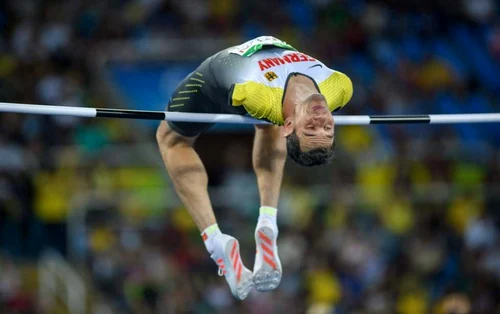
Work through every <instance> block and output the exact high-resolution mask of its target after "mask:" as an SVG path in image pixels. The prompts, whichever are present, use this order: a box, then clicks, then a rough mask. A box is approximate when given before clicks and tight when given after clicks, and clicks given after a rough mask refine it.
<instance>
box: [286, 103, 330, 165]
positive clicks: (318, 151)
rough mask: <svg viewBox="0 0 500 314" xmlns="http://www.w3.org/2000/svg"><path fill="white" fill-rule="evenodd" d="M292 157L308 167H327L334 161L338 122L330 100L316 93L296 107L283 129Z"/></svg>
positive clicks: (289, 154) (289, 153)
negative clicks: (330, 108) (328, 101)
mask: <svg viewBox="0 0 500 314" xmlns="http://www.w3.org/2000/svg"><path fill="white" fill-rule="evenodd" d="M283 130H284V135H285V137H286V142H287V150H288V156H290V158H292V159H293V160H294V161H295V162H296V163H298V164H299V165H301V166H305V167H312V166H319V165H326V164H328V163H330V162H331V161H332V160H333V157H334V148H335V132H334V121H333V117H332V114H331V113H330V110H329V109H328V105H327V102H326V99H325V97H324V96H323V95H321V94H312V95H310V96H309V97H307V98H306V99H305V100H304V101H302V102H301V103H300V104H298V105H297V106H295V113H294V115H293V116H291V117H289V118H287V119H286V120H285V124H284V127H283Z"/></svg>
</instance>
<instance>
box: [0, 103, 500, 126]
mask: <svg viewBox="0 0 500 314" xmlns="http://www.w3.org/2000/svg"><path fill="white" fill-rule="evenodd" d="M0 112H10V113H23V114H39V115H62V116H75V117H86V118H100V117H103V118H121V119H145V120H167V121H180V122H203V123H236V124H270V123H269V122H267V121H262V120H257V119H254V118H251V117H248V116H241V115H235V114H213V113H185V112H168V111H146V110H128V109H107V108H85V107H69V106H47V105H28V104H18V103H5V102H0ZM492 122H500V113H465V114H421V115H399V116H398V115H371V116H368V115H366V116H362V115H351V116H349V115H345V116H344V115H339V116H335V124H336V125H369V124H417V123H418V124H452V123H492Z"/></svg>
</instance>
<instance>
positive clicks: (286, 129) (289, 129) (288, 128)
mask: <svg viewBox="0 0 500 314" xmlns="http://www.w3.org/2000/svg"><path fill="white" fill-rule="evenodd" d="M294 128H295V124H294V123H293V119H292V118H290V117H288V118H286V120H285V123H284V124H283V137H287V136H288V135H290V134H292V133H293V129H294Z"/></svg>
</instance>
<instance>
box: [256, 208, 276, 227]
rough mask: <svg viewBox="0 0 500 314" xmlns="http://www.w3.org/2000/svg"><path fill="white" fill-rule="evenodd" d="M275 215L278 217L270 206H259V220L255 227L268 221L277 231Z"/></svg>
mask: <svg viewBox="0 0 500 314" xmlns="http://www.w3.org/2000/svg"><path fill="white" fill-rule="evenodd" d="M277 215H278V209H277V208H274V207H271V206H261V207H260V209H259V220H258V221H257V226H258V225H260V224H261V222H262V221H264V220H268V221H269V222H271V223H272V225H273V226H274V227H276V229H277V228H278V226H277V222H276V218H277Z"/></svg>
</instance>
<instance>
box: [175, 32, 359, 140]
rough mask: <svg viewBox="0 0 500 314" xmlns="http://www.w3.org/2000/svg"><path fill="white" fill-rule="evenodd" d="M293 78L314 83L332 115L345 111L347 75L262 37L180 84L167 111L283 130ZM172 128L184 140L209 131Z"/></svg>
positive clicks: (178, 125)
mask: <svg viewBox="0 0 500 314" xmlns="http://www.w3.org/2000/svg"><path fill="white" fill-rule="evenodd" d="M294 73H295V74H301V75H306V76H308V77H310V78H311V79H312V80H313V81H314V82H315V83H316V87H317V88H318V90H319V91H320V92H321V93H322V94H323V95H324V96H325V98H326V100H327V103H328V107H329V109H330V111H334V110H337V109H339V108H342V107H343V106H344V105H345V104H346V103H347V102H348V101H349V99H350V98H351V95H352V83H351V81H350V79H349V78H348V77H347V76H346V75H345V74H343V73H341V72H338V71H334V70H332V69H329V68H328V67H327V66H325V65H324V64H323V63H322V62H320V61H319V60H316V59H315V58H313V57H311V56H308V55H306V54H304V53H301V52H298V51H296V50H295V48H293V47H292V46H290V45H288V44H286V43H285V42H283V41H280V40H279V39H276V38H274V37H270V36H263V37H258V38H256V39H254V40H251V41H248V42H246V43H244V44H242V45H239V46H235V47H231V48H228V49H225V50H222V51H220V52H218V53H217V54H215V55H213V56H211V57H209V58H208V59H206V60H205V61H204V62H203V63H202V64H201V65H200V66H199V67H198V68H197V69H196V70H195V71H193V72H192V73H191V74H189V75H188V76H187V77H186V78H185V79H184V80H183V81H182V82H180V83H179V85H178V86H177V88H176V90H175V91H174V93H173V94H172V97H171V99H170V101H169V104H168V107H167V110H168V111H176V112H195V113H230V114H249V115H251V116H252V117H255V118H257V119H262V120H267V121H270V122H272V123H274V124H277V125H282V124H283V123H284V119H283V108H282V106H283V95H284V92H285V90H286V84H287V81H288V79H289V78H290V76H291V75H293V74H294ZM169 125H170V126H171V127H172V128H173V129H174V130H175V131H177V132H178V133H180V134H183V135H185V136H195V135H197V134H199V133H201V132H202V131H204V130H207V129H208V128H210V127H211V124H200V123H194V124H193V123H187V122H171V121H170V122H169Z"/></svg>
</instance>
